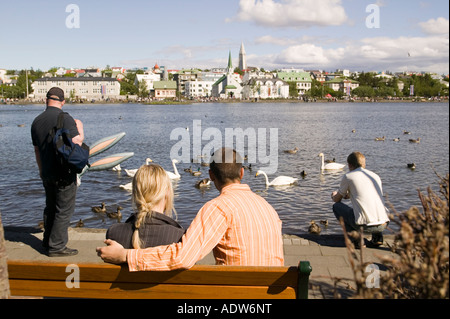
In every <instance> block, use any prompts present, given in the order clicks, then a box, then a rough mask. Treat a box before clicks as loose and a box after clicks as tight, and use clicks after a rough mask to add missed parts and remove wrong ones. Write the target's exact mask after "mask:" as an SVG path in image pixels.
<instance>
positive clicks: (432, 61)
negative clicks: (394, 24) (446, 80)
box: [272, 36, 449, 73]
mask: <svg viewBox="0 0 450 319" xmlns="http://www.w3.org/2000/svg"><path fill="white" fill-rule="evenodd" d="M408 53H409V54H410V56H408ZM448 56H449V39H448V36H431V37H399V38H387V37H379V38H365V39H362V40H360V41H359V42H356V43H352V44H348V45H345V46H341V47H338V48H328V49H327V48H324V47H321V46H318V45H314V44H301V45H293V46H290V47H288V48H286V49H285V50H283V51H282V52H281V53H280V54H278V55H276V56H275V57H274V59H273V61H272V62H273V64H275V65H278V66H281V67H282V66H289V65H291V66H293V65H295V66H297V67H303V68H324V69H337V68H346V69H352V70H355V71H370V70H379V71H381V70H390V71H405V70H406V69H407V68H408V69H409V70H411V69H413V68H414V69H416V70H424V71H433V72H445V73H447V72H448V70H449V63H448Z"/></svg>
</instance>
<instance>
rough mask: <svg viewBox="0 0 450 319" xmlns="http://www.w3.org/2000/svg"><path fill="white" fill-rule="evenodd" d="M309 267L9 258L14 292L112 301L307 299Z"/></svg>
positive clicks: (11, 283) (10, 278)
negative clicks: (136, 265) (146, 267)
mask: <svg viewBox="0 0 450 319" xmlns="http://www.w3.org/2000/svg"><path fill="white" fill-rule="evenodd" d="M310 272H311V267H310V265H309V262H301V263H300V264H299V267H243V266H194V267H192V268H191V269H189V270H176V271H167V272H160V271H155V272H153V271H147V272H129V271H128V267H127V266H126V265H125V266H116V265H110V264H78V265H69V264H58V263H43V262H32V261H8V274H9V282H10V290H11V294H12V295H14V296H42V297H65V298H114V299H129V298H132V299H141V298H142V299H215V298H217V299H266V298H269V299H295V298H298V299H307V298H308V280H309V274H310Z"/></svg>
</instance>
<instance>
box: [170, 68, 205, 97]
mask: <svg viewBox="0 0 450 319" xmlns="http://www.w3.org/2000/svg"><path fill="white" fill-rule="evenodd" d="M199 73H200V71H199V70H197V69H190V70H181V71H180V72H178V73H176V74H174V75H173V80H174V81H175V82H176V83H177V89H178V91H179V92H180V93H181V95H186V88H185V84H186V82H187V81H195V80H197V79H198V76H199Z"/></svg>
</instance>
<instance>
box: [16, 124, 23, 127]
mask: <svg viewBox="0 0 450 319" xmlns="http://www.w3.org/2000/svg"><path fill="white" fill-rule="evenodd" d="M17 127H25V124H18V125H17Z"/></svg>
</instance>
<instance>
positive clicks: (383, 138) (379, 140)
mask: <svg viewBox="0 0 450 319" xmlns="http://www.w3.org/2000/svg"><path fill="white" fill-rule="evenodd" d="M385 140H386V137H385V136H383V137H375V141H377V142H384V141H385Z"/></svg>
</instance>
